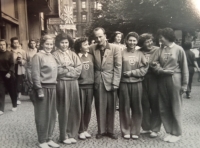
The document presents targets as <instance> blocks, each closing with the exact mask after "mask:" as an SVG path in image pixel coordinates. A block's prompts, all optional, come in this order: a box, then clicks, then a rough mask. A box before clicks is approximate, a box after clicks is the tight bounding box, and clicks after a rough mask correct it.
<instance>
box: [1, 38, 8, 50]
mask: <svg viewBox="0 0 200 148" xmlns="http://www.w3.org/2000/svg"><path fill="white" fill-rule="evenodd" d="M0 42H5V43H6V48H7V47H8V43H7V42H6V40H5V39H0Z"/></svg>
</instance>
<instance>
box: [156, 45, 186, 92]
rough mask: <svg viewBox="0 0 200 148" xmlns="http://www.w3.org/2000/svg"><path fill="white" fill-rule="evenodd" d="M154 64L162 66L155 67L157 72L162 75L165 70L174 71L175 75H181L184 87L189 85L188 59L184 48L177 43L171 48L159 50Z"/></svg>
mask: <svg viewBox="0 0 200 148" xmlns="http://www.w3.org/2000/svg"><path fill="white" fill-rule="evenodd" d="M154 62H158V63H159V64H160V66H156V67H154V68H155V69H154V70H155V72H156V73H158V74H160V73H162V71H163V70H172V71H174V72H175V73H181V75H182V86H183V87H185V88H186V87H187V83H188V77H189V73H188V66H187V58H186V55H185V52H184V50H183V48H182V47H181V46H179V45H177V44H175V43H173V44H172V45H171V46H169V47H167V46H165V47H164V48H162V49H160V50H157V52H156V54H155V57H154Z"/></svg>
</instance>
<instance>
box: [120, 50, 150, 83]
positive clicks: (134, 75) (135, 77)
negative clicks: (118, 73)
mask: <svg viewBox="0 0 200 148" xmlns="http://www.w3.org/2000/svg"><path fill="white" fill-rule="evenodd" d="M147 70H148V62H147V59H146V57H145V56H144V54H143V53H142V52H141V51H139V50H135V51H133V50H131V51H128V49H127V48H126V49H124V50H123V51H122V77H121V82H125V83H135V82H140V81H142V80H143V79H144V76H145V74H146V73H147ZM127 71H130V72H131V76H130V77H125V76H124V75H123V73H124V72H127Z"/></svg>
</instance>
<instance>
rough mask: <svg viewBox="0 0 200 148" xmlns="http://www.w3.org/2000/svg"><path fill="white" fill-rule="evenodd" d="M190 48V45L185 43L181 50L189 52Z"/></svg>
mask: <svg viewBox="0 0 200 148" xmlns="http://www.w3.org/2000/svg"><path fill="white" fill-rule="evenodd" d="M191 48H192V43H191V42H185V43H184V44H183V49H184V50H190V49H191Z"/></svg>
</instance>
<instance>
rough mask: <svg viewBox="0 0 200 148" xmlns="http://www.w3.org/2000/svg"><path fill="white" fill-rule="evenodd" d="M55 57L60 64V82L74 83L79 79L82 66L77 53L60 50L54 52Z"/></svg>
mask: <svg viewBox="0 0 200 148" xmlns="http://www.w3.org/2000/svg"><path fill="white" fill-rule="evenodd" d="M53 56H54V58H55V60H56V62H57V64H58V80H67V81H72V80H77V79H78V78H79V76H80V74H81V70H82V64H81V61H80V59H79V57H78V56H77V55H76V53H74V52H73V51H71V50H67V51H65V52H62V50H60V49H58V50H56V51H55V52H53Z"/></svg>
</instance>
